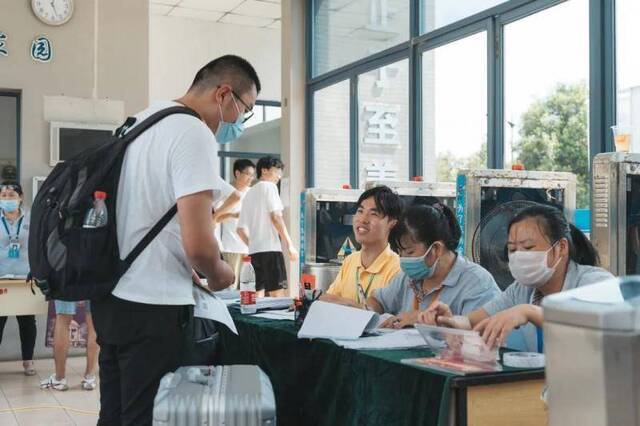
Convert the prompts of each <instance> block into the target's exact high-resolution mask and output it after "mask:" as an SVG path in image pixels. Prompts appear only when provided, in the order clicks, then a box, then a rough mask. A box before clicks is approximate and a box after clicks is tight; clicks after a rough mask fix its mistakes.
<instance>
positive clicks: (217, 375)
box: [153, 365, 276, 426]
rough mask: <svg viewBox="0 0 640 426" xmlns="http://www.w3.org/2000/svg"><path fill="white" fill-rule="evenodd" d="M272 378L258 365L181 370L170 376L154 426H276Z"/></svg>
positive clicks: (155, 408) (161, 389)
mask: <svg viewBox="0 0 640 426" xmlns="http://www.w3.org/2000/svg"><path fill="white" fill-rule="evenodd" d="M275 424H276V404H275V397H274V395H273V388H272V387H271V381H270V380H269V377H267V375H266V374H264V372H263V371H262V370H261V369H260V367H258V366H256V365H224V366H216V367H213V366H211V367H204V366H203V367H180V368H178V369H177V370H176V371H175V372H174V373H167V374H165V376H164V377H163V378H162V380H161V381H160V387H159V388H158V393H157V394H156V398H155V401H154V406H153V425H154V426H196V425H197V426H200V425H207V426H217V425H225V426H236V425H237V426H272V425H275Z"/></svg>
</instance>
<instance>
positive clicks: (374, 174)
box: [365, 161, 398, 181]
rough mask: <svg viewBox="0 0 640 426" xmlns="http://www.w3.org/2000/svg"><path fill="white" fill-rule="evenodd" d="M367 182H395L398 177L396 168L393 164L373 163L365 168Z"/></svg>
mask: <svg viewBox="0 0 640 426" xmlns="http://www.w3.org/2000/svg"><path fill="white" fill-rule="evenodd" d="M365 171H366V173H367V176H366V179H367V181H372V180H395V179H396V178H397V177H398V168H397V167H396V166H395V165H394V164H393V163H387V162H382V163H379V162H377V161H373V162H371V163H370V164H368V165H367V166H366V167H365Z"/></svg>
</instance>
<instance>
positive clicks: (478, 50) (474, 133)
mask: <svg viewBox="0 0 640 426" xmlns="http://www.w3.org/2000/svg"><path fill="white" fill-rule="evenodd" d="M422 100H423V106H422V140H423V146H422V150H423V159H424V162H423V176H424V180H425V181H427V182H435V181H439V182H455V180H456V175H457V173H458V170H459V169H479V168H486V167H487V34H486V32H484V31H483V32H481V33H478V34H474V35H471V36H468V37H466V38H464V39H461V40H458V41H455V42H453V43H449V44H446V45H444V46H441V47H437V48H435V49H432V50H428V51H426V52H424V53H423V54H422Z"/></svg>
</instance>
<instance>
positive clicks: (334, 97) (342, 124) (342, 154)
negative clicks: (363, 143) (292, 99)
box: [313, 80, 350, 188]
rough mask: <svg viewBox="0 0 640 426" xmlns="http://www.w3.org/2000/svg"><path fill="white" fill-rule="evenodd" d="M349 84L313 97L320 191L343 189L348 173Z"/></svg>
mask: <svg viewBox="0 0 640 426" xmlns="http://www.w3.org/2000/svg"><path fill="white" fill-rule="evenodd" d="M349 111H350V108H349V81H348V80H345V81H341V82H340V83H337V84H334V85H333V86H329V87H327V88H324V89H321V90H318V91H317V92H315V93H314V94H313V159H314V160H313V161H314V167H313V169H314V173H315V179H314V181H315V184H314V186H316V187H318V188H341V187H342V185H345V184H348V183H349V182H350V173H349V165H350V163H349V158H350V148H349V146H350V145H349V116H350V114H349Z"/></svg>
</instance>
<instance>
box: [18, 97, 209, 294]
mask: <svg viewBox="0 0 640 426" xmlns="http://www.w3.org/2000/svg"><path fill="white" fill-rule="evenodd" d="M172 114H189V115H193V116H195V117H198V114H197V113H196V112H195V111H193V110H192V109H190V108H187V107H182V106H175V107H170V108H166V109H163V110H161V111H158V112H156V113H155V114H153V115H151V116H150V117H149V118H147V119H146V120H144V121H142V122H141V123H140V124H138V125H137V126H136V127H134V128H133V129H131V131H129V132H128V133H126V134H125V131H126V130H127V129H128V128H129V127H131V125H133V123H134V122H135V119H133V118H129V119H127V121H126V122H125V124H124V125H123V126H122V127H120V128H119V129H118V130H116V132H115V134H114V135H113V136H111V137H110V139H109V140H108V142H106V143H105V144H102V145H101V146H99V147H97V148H93V149H88V150H86V151H83V152H81V153H80V154H78V155H77V156H75V157H73V158H71V159H70V160H67V161H65V162H63V163H60V164H58V165H57V166H56V167H55V168H54V169H53V170H52V172H51V174H50V175H49V176H48V177H47V179H46V180H45V181H44V183H43V185H42V187H41V188H40V190H39V191H38V194H37V196H36V198H35V200H34V202H33V206H32V209H31V222H30V224H29V266H30V268H31V273H30V278H31V279H32V280H33V281H34V282H35V284H36V285H37V286H38V288H40V290H41V291H42V293H43V294H44V295H45V296H46V298H47V299H58V300H68V301H77V300H95V299H101V298H104V297H106V296H108V295H109V294H110V293H111V291H112V290H113V289H114V287H115V286H116V284H117V283H118V281H119V280H120V277H122V275H124V273H125V272H126V271H127V269H129V267H130V266H131V264H132V263H133V261H134V260H135V259H136V258H137V257H138V255H139V254H140V253H141V252H142V251H143V250H144V249H145V248H146V247H147V245H149V243H150V242H151V241H152V240H153V239H154V238H155V237H156V236H157V235H158V234H159V233H160V231H161V230H162V229H163V228H164V227H165V225H166V224H167V223H169V221H170V220H171V219H172V218H173V216H175V214H176V212H177V211H178V208H177V205H174V206H173V207H172V208H171V209H170V210H169V211H168V212H166V213H165V214H164V216H162V218H161V219H160V220H159V221H158V222H157V223H156V224H155V225H154V227H153V228H152V229H151V230H150V231H149V232H148V233H147V235H145V237H144V238H143V239H142V240H141V241H140V243H138V244H137V245H136V247H135V248H134V249H133V250H132V251H131V253H130V254H129V255H127V257H126V259H124V260H121V259H120V250H119V247H118V236H117V232H116V230H117V227H116V204H117V201H118V197H117V191H118V182H119V180H120V171H121V169H122V161H123V159H124V154H125V151H126V149H127V147H128V146H129V144H130V143H131V142H133V141H134V140H135V139H136V138H137V137H138V136H140V135H141V134H142V133H143V132H144V131H145V130H147V129H149V128H150V127H151V126H153V125H154V124H155V123H157V122H158V121H160V120H162V119H163V118H165V117H167V116H169V115H172ZM95 191H104V192H106V193H107V199H106V200H105V202H106V206H107V212H108V216H107V217H108V221H107V225H106V226H104V227H100V228H83V226H82V225H83V222H84V219H85V214H86V212H87V211H88V210H89V209H90V208H91V207H92V206H93V195H94V192H95Z"/></svg>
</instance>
